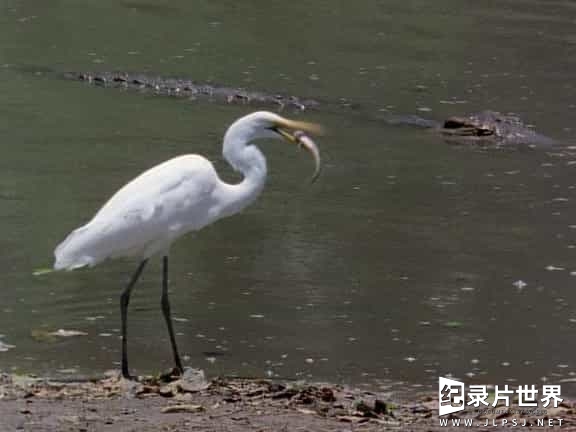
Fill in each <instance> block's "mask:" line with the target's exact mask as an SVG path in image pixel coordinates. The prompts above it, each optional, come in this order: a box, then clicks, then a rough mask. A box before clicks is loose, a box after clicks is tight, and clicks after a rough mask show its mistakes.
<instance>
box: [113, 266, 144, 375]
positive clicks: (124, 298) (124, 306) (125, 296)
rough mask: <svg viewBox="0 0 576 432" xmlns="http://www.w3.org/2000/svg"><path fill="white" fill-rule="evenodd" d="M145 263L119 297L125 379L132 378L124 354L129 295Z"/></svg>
mask: <svg viewBox="0 0 576 432" xmlns="http://www.w3.org/2000/svg"><path fill="white" fill-rule="evenodd" d="M147 263H148V259H145V260H144V261H142V262H141V263H140V265H138V268H137V269H136V271H135V272H134V274H133V275H132V278H131V279H130V282H128V285H126V288H124V291H122V295H121V296H120V316H121V318H122V376H123V377H124V378H126V379H131V378H132V377H131V376H130V373H129V372H128V356H127V354H126V349H127V346H128V340H127V336H126V327H127V325H126V322H127V319H128V303H130V294H131V293H132V288H134V285H136V282H138V279H139V278H140V275H141V274H142V271H143V270H144V267H146V264H147Z"/></svg>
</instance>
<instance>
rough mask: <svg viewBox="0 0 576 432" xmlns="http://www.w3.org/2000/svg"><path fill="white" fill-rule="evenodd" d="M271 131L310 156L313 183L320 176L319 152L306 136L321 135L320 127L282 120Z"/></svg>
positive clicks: (314, 124) (322, 131) (322, 130)
mask: <svg viewBox="0 0 576 432" xmlns="http://www.w3.org/2000/svg"><path fill="white" fill-rule="evenodd" d="M273 129H274V131H275V132H277V133H278V134H279V135H281V136H282V138H284V139H285V140H286V141H288V142H290V143H293V144H297V145H298V146H299V147H304V148H305V149H306V150H307V151H308V152H309V153H310V154H311V155H312V158H313V159H314V164H315V168H314V174H313V175H312V179H311V183H314V182H315V181H316V179H318V177H319V176H320V169H321V161H320V151H319V150H318V146H317V145H316V143H315V142H314V141H313V140H312V138H310V136H309V135H308V134H313V135H322V134H323V133H324V129H323V128H322V126H320V125H319V124H316V123H308V122H303V121H296V120H288V119H284V118H282V119H281V120H279V121H277V122H276V125H275V127H274V128H273Z"/></svg>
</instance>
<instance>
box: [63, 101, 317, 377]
mask: <svg viewBox="0 0 576 432" xmlns="http://www.w3.org/2000/svg"><path fill="white" fill-rule="evenodd" d="M320 131H321V128H320V126H318V125H316V124H313V123H307V122H302V121H294V120H289V119H286V118H284V117H281V116H279V115H277V114H274V113H270V112H266V111H259V112H255V113H252V114H249V115H247V116H245V117H242V118H240V119H238V120H236V121H235V122H234V123H233V124H232V125H231V126H230V127H229V128H228V130H227V131H226V134H225V136H224V142H223V155H224V158H225V159H226V160H227V161H228V163H229V164H230V165H231V166H232V167H233V168H234V169H235V170H237V171H239V172H240V173H242V175H243V177H244V178H243V180H242V181H241V182H240V183H238V184H229V183H225V182H223V181H222V180H221V179H220V178H219V177H218V174H217V173H216V171H215V170H214V167H213V166H212V163H210V161H208V160H207V159H205V158H204V157H202V156H199V155H195V154H188V155H183V156H178V157H175V158H173V159H170V160H168V161H166V162H163V163H161V164H159V165H156V166H155V167H153V168H151V169H149V170H148V171H145V172H144V173H142V174H140V175H139V176H138V177H136V178H135V179H134V180H132V181H130V182H129V183H128V184H126V185H125V186H124V187H122V188H121V189H120V190H119V191H117V192H116V193H115V194H114V195H113V196H112V197H111V198H110V199H109V200H108V202H107V203H106V204H104V206H103V207H102V208H101V209H100V210H99V211H98V212H97V213H96V215H95V216H94V218H93V219H92V220H91V221H90V222H88V223H87V224H86V225H84V226H82V227H80V228H78V229H76V230H74V231H73V232H72V233H71V234H69V235H68V237H67V238H66V239H65V240H64V241H63V242H62V243H61V244H60V245H59V246H58V247H57V248H56V250H55V251H54V255H55V258H56V261H55V263H54V269H56V270H74V269H77V268H80V267H92V266H94V265H96V264H98V263H100V262H102V261H104V260H106V259H108V258H117V257H137V258H139V259H140V264H139V265H138V267H137V269H136V271H135V273H134V274H133V275H132V277H131V279H130V281H129V283H128V285H126V287H125V288H124V290H123V292H122V294H121V296H120V312H121V319H122V375H123V376H124V377H125V378H130V374H129V369H128V358H127V333H126V328H127V309H128V303H129V301H130V294H131V292H132V289H133V287H134V285H135V284H136V282H137V281H138V278H139V277H140V274H141V273H142V271H143V270H144V267H145V266H146V264H147V262H148V260H149V259H150V258H151V257H152V256H154V255H162V261H163V269H162V298H161V306H162V313H163V315H164V319H165V321H166V326H167V327H168V333H169V336H170V344H171V347H172V354H173V356H174V362H175V364H176V370H177V371H178V372H180V373H181V372H182V370H183V368H182V362H181V360H180V355H179V354H178V347H177V345H176V339H175V337H174V331H173V328H172V318H171V315H170V302H169V299H168V254H169V249H170V245H171V244H172V243H173V242H174V241H175V240H176V239H177V238H179V237H180V236H182V235H184V234H186V233H188V232H191V231H197V230H199V229H201V228H202V227H204V226H206V225H208V224H210V223H212V222H214V221H216V220H218V219H221V218H223V217H227V216H231V215H233V214H235V213H238V212H240V211H241V210H243V209H244V208H245V207H246V206H248V205H249V204H251V203H252V202H253V201H254V200H255V199H256V198H257V197H258V195H259V194H260V192H261V191H262V188H263V187H264V183H265V181H266V173H267V169H266V159H265V157H264V155H263V154H262V153H261V152H260V150H259V149H258V147H256V146H255V145H253V144H252V142H253V141H255V140H259V139H264V138H283V139H284V140H286V141H288V142H290V143H294V144H298V145H300V146H303V147H304V148H306V149H307V150H308V151H310V153H311V154H312V156H313V157H314V160H315V172H314V176H313V180H315V179H316V177H317V176H318V174H319V170H320V157H319V153H318V149H317V147H316V145H315V144H314V142H313V141H312V140H311V139H309V138H308V137H307V136H306V135H304V133H311V134H317V133H319V132H320Z"/></svg>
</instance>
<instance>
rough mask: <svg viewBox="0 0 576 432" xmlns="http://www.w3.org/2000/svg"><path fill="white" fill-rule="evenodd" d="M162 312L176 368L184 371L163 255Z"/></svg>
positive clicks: (166, 263) (166, 261)
mask: <svg viewBox="0 0 576 432" xmlns="http://www.w3.org/2000/svg"><path fill="white" fill-rule="evenodd" d="M161 303H162V313H163V314H164V319H165V320H166V327H168V334H169V335H170V344H171V345H172V355H173V356H174V363H176V369H177V370H178V372H179V373H180V374H181V373H182V372H183V371H184V368H183V367H182V362H181V361H180V354H178V346H177V345H176V338H175V337H174V328H173V327H172V316H171V315H170V300H169V299H168V257H167V256H164V257H163V259H162V300H161Z"/></svg>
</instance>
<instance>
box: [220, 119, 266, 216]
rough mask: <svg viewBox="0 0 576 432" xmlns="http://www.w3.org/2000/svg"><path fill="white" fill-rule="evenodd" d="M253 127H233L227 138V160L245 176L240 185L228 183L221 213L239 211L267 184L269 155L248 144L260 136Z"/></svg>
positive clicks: (225, 144)
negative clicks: (267, 160)
mask: <svg viewBox="0 0 576 432" xmlns="http://www.w3.org/2000/svg"><path fill="white" fill-rule="evenodd" d="M251 132H252V131H251V130H250V129H246V128H230V130H229V131H228V133H227V134H226V136H225V137H224V144H223V155H224V159H226V161H227V162H228V163H229V164H230V165H231V166H232V168H234V170H235V171H238V172H240V173H241V174H242V175H243V176H244V178H243V179H242V181H241V182H240V183H238V184H225V195H224V197H223V201H222V207H223V208H222V210H223V214H222V216H229V215H232V214H234V213H237V212H239V211H241V210H243V209H244V208H246V207H247V206H249V205H250V204H252V202H254V200H256V198H258V195H260V192H262V189H263V188H264V185H265V183H266V174H267V168H266V158H265V157H264V155H263V154H262V152H261V151H260V149H259V148H258V147H256V146H255V145H253V144H249V142H250V139H254V138H257V136H254V135H253V134H252V133H251Z"/></svg>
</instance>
